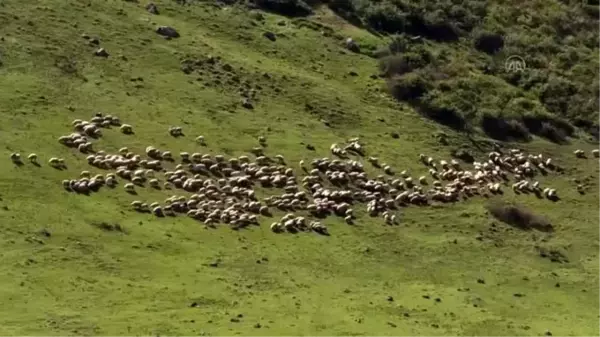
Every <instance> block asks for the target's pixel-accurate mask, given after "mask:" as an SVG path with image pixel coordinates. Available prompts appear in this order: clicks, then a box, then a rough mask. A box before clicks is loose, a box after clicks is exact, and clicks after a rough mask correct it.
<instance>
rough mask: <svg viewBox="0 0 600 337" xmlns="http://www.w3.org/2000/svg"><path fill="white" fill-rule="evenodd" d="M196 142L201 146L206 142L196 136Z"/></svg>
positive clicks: (201, 137)
mask: <svg viewBox="0 0 600 337" xmlns="http://www.w3.org/2000/svg"><path fill="white" fill-rule="evenodd" d="M196 142H197V143H198V144H200V145H202V146H205V145H206V141H205V140H204V136H198V137H196Z"/></svg>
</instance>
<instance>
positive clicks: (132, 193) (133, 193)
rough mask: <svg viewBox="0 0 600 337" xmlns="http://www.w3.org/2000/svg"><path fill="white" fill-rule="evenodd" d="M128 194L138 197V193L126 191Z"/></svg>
mask: <svg viewBox="0 0 600 337" xmlns="http://www.w3.org/2000/svg"><path fill="white" fill-rule="evenodd" d="M126 192H127V193H129V194H131V195H138V193H137V192H136V191H126Z"/></svg>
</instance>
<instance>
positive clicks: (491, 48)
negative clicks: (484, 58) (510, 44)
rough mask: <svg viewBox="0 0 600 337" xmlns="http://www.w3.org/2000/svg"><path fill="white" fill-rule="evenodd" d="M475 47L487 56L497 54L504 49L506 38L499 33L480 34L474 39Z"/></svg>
mask: <svg viewBox="0 0 600 337" xmlns="http://www.w3.org/2000/svg"><path fill="white" fill-rule="evenodd" d="M474 47H475V49H477V50H479V51H481V52H484V53H486V54H490V55H492V54H496V53H498V52H499V51H500V50H501V49H502V48H503V47H504V37H503V36H502V35H501V34H497V33H490V32H478V33H477V34H476V36H475V39H474Z"/></svg>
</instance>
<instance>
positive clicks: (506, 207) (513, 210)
mask: <svg viewBox="0 0 600 337" xmlns="http://www.w3.org/2000/svg"><path fill="white" fill-rule="evenodd" d="M486 209H487V210H488V211H489V212H490V214H491V215H492V216H494V217H495V218H496V219H498V220H500V221H502V222H504V223H506V224H508V225H511V226H514V227H517V228H520V229H523V230H531V229H536V230H539V231H542V232H553V231H554V227H553V226H552V224H551V223H550V222H549V221H548V220H547V219H545V218H544V217H542V216H539V215H536V214H533V212H531V211H530V210H528V209H527V208H525V207H523V206H521V205H512V204H507V203H504V202H501V201H497V202H494V203H490V204H488V205H487V206H486Z"/></svg>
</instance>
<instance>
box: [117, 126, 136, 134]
mask: <svg viewBox="0 0 600 337" xmlns="http://www.w3.org/2000/svg"><path fill="white" fill-rule="evenodd" d="M120 130H121V132H122V133H124V134H126V135H131V134H133V127H132V126H131V125H129V124H123V125H121V127H120Z"/></svg>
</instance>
